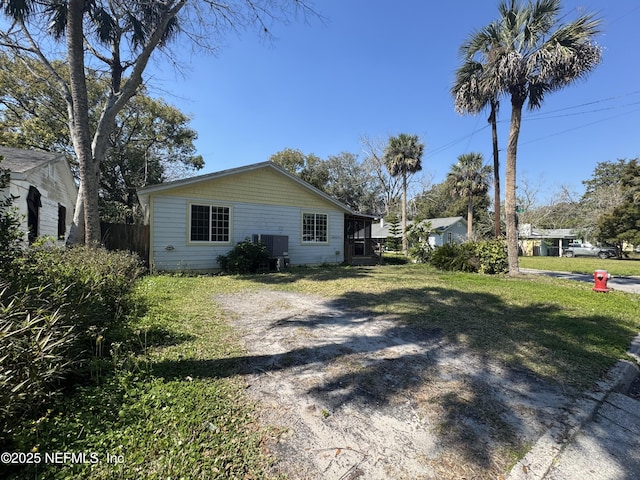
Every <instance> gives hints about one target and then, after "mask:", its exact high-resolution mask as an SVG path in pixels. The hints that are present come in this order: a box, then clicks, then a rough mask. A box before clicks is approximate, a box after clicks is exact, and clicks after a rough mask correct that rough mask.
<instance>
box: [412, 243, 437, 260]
mask: <svg viewBox="0 0 640 480" xmlns="http://www.w3.org/2000/svg"><path fill="white" fill-rule="evenodd" d="M432 254H433V248H432V247H431V245H429V243H427V242H419V243H415V244H414V245H413V246H412V247H411V248H410V249H409V257H411V258H412V259H413V260H415V261H416V262H417V263H429V261H430V260H431V255H432Z"/></svg>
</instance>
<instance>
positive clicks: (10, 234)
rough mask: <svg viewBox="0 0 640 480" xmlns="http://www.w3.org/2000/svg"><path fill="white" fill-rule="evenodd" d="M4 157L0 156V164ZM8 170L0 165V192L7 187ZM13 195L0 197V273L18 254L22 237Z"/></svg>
mask: <svg viewBox="0 0 640 480" xmlns="http://www.w3.org/2000/svg"><path fill="white" fill-rule="evenodd" d="M3 159H4V157H2V156H0V164H1V163H2V160H3ZM9 177H10V173H9V170H7V169H6V168H2V166H1V165H0V190H2V189H5V188H7V187H8V186H9ZM15 198H17V197H14V196H13V195H8V196H3V197H0V271H4V270H5V269H6V268H7V265H8V264H9V263H10V262H12V261H13V259H14V258H16V257H17V256H18V255H19V253H20V243H21V242H22V240H23V238H24V235H23V234H22V232H21V231H20V217H19V215H18V213H17V210H16V209H15V207H13V201H14V200H15Z"/></svg>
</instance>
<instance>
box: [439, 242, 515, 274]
mask: <svg viewBox="0 0 640 480" xmlns="http://www.w3.org/2000/svg"><path fill="white" fill-rule="evenodd" d="M429 262H430V263H431V264H432V265H433V266H434V267H436V268H438V269H440V270H451V271H459V272H479V273H487V274H496V273H504V272H506V271H507V270H508V268H509V266H508V262H507V249H506V244H505V243H504V241H503V240H485V241H481V242H465V243H461V244H457V243H453V244H445V245H442V246H440V247H436V248H435V249H434V251H433V253H432V254H431V258H430V260H429Z"/></svg>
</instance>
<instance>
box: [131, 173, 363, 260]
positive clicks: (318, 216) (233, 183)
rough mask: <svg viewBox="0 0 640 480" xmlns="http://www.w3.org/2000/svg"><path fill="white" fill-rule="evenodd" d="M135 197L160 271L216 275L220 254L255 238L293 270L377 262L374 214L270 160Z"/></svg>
mask: <svg viewBox="0 0 640 480" xmlns="http://www.w3.org/2000/svg"><path fill="white" fill-rule="evenodd" d="M138 197H139V199H140V203H141V205H142V206H143V208H144V210H145V217H146V222H147V223H148V224H149V226H150V253H149V257H150V258H149V264H150V266H151V268H152V269H155V270H187V271H215V270H217V269H219V265H218V262H217V257H218V256H219V255H226V254H227V253H228V252H229V251H230V250H231V249H232V248H233V246H235V245H236V244H237V243H238V242H241V241H243V240H246V239H258V238H260V239H262V240H268V246H269V247H270V248H274V249H275V250H277V251H274V252H272V255H273V256H276V257H284V258H286V261H287V263H288V264H290V265H317V264H323V263H342V262H344V261H347V262H350V263H364V260H366V259H368V258H371V259H373V257H374V255H373V254H372V247H371V242H370V234H371V228H370V227H371V218H370V217H366V216H362V215H358V214H356V213H355V212H353V211H351V210H350V209H349V207H347V206H345V205H344V204H342V203H340V202H338V201H337V200H335V199H333V198H332V197H330V196H329V195H327V194H325V193H324V192H321V191H320V190H318V189H316V188H314V187H313V186H311V185H310V184H308V183H306V182H304V181H303V180H301V179H300V178H298V177H297V176H295V175H293V174H291V173H289V172H288V171H286V170H285V169H284V168H282V167H280V166H279V165H277V164H275V163H272V162H263V163H256V164H252V165H247V166H244V167H238V168H233V169H229V170H224V171H221V172H216V173H211V174H206V175H200V176H197V177H192V178H187V179H184V180H177V181H174V182H168V183H163V184H159V185H153V186H149V187H145V188H142V189H140V190H138ZM359 260H363V261H362V262H359Z"/></svg>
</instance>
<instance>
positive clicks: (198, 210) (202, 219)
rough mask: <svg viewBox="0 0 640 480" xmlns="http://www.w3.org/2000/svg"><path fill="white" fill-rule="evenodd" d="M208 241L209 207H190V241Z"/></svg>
mask: <svg viewBox="0 0 640 480" xmlns="http://www.w3.org/2000/svg"><path fill="white" fill-rule="evenodd" d="M209 240H210V237H209V207H208V206H206V205H191V241H192V242H208V241H209Z"/></svg>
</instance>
